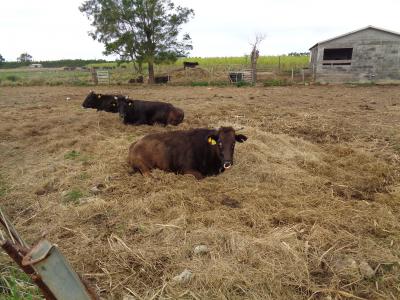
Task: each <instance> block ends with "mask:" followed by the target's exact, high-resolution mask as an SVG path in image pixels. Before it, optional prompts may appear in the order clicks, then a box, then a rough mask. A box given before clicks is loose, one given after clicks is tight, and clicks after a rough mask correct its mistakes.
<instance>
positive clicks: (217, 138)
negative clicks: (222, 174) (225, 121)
mask: <svg viewBox="0 0 400 300" xmlns="http://www.w3.org/2000/svg"><path fill="white" fill-rule="evenodd" d="M246 140H247V137H246V136H245V135H243V134H236V133H235V130H234V129H233V128H232V127H221V128H220V129H218V130H216V131H215V132H214V133H212V134H210V135H208V136H207V143H208V145H209V147H212V149H213V150H214V151H215V152H216V153H217V154H218V156H219V158H220V160H221V164H222V166H221V167H223V168H224V169H229V168H230V167H231V166H232V165H233V153H234V152H235V142H238V143H243V142H244V141H246Z"/></svg>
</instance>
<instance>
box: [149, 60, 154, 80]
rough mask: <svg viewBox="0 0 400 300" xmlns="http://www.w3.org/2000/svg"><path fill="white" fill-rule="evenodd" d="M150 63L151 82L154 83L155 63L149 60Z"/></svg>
mask: <svg viewBox="0 0 400 300" xmlns="http://www.w3.org/2000/svg"><path fill="white" fill-rule="evenodd" d="M148 65H149V81H148V83H149V84H153V83H154V63H153V62H148Z"/></svg>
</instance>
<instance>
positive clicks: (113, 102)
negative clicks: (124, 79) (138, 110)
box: [82, 91, 125, 113]
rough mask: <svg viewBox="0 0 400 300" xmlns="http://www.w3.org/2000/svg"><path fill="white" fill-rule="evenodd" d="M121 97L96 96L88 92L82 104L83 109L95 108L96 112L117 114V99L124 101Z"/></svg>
mask: <svg viewBox="0 0 400 300" xmlns="http://www.w3.org/2000/svg"><path fill="white" fill-rule="evenodd" d="M124 98H125V96H122V95H104V94H96V93H95V92H93V91H90V93H89V95H87V97H86V99H85V100H84V101H83V103H82V107H83V108H95V109H97V110H98V111H99V110H104V111H107V112H112V113H117V112H118V99H124Z"/></svg>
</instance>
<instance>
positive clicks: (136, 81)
mask: <svg viewBox="0 0 400 300" xmlns="http://www.w3.org/2000/svg"><path fill="white" fill-rule="evenodd" d="M143 82H144V80H143V76H142V75H140V76H138V77H137V78H132V79H129V81H128V83H143Z"/></svg>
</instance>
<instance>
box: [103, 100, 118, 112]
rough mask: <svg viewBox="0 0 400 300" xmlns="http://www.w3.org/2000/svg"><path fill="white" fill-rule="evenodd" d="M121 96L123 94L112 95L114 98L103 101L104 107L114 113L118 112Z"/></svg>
mask: <svg viewBox="0 0 400 300" xmlns="http://www.w3.org/2000/svg"><path fill="white" fill-rule="evenodd" d="M120 98H121V96H119V97H118V96H112V98H109V99H107V100H105V101H103V104H102V109H103V110H104V111H107V112H112V113H116V112H118V99H120Z"/></svg>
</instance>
